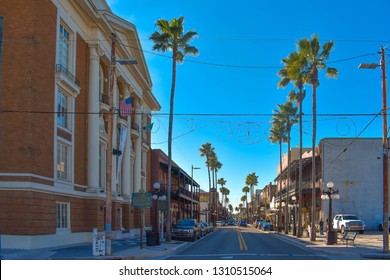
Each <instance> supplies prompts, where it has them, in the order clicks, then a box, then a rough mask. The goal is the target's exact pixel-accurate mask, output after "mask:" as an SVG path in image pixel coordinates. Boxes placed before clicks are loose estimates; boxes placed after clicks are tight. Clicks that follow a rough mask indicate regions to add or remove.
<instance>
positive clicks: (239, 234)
mask: <svg viewBox="0 0 390 280" xmlns="http://www.w3.org/2000/svg"><path fill="white" fill-rule="evenodd" d="M166 259H168V260H218V259H227V260H228V259H231V260H326V259H328V257H326V256H325V255H321V254H318V253H315V252H314V251H311V250H309V249H306V248H302V247H299V246H296V245H294V244H291V243H288V242H285V241H283V240H281V239H279V238H276V237H275V236H274V235H273V234H268V233H264V232H260V231H258V230H256V229H253V228H250V227H247V228H243V227H233V226H232V227H223V228H220V229H217V230H216V231H214V232H213V233H211V234H209V235H207V236H206V237H204V238H202V239H201V240H199V241H196V242H194V243H193V244H191V245H190V246H189V247H187V248H185V249H183V250H181V251H180V252H178V253H176V254H173V255H169V256H168V257H166Z"/></svg>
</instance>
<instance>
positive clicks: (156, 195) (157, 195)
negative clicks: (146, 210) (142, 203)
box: [152, 182, 167, 240]
mask: <svg viewBox="0 0 390 280" xmlns="http://www.w3.org/2000/svg"><path fill="white" fill-rule="evenodd" d="M153 188H154V192H153V195H152V199H153V201H154V226H153V231H154V232H157V240H160V230H159V228H160V227H159V225H160V215H159V212H158V211H159V209H158V208H159V206H158V202H159V201H164V202H165V201H166V200H167V195H166V194H165V192H164V191H161V189H160V183H158V182H156V183H154V184H153Z"/></svg>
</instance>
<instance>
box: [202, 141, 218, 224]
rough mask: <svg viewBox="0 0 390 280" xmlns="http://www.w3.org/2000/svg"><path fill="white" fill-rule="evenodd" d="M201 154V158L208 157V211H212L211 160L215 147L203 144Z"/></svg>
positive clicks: (208, 143) (207, 143)
mask: <svg viewBox="0 0 390 280" xmlns="http://www.w3.org/2000/svg"><path fill="white" fill-rule="evenodd" d="M199 152H200V156H201V157H206V167H207V174H208V177H209V201H208V204H207V207H208V210H209V211H210V202H211V199H210V195H211V177H210V159H211V158H212V157H213V156H214V155H215V152H214V147H213V146H212V144H211V143H210V142H206V143H205V144H203V145H202V146H201V147H200V148H199ZM208 215H210V212H209V214H208ZM208 221H210V219H208Z"/></svg>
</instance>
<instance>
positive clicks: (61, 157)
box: [57, 142, 71, 181]
mask: <svg viewBox="0 0 390 280" xmlns="http://www.w3.org/2000/svg"><path fill="white" fill-rule="evenodd" d="M70 151H71V149H70V147H69V146H68V145H65V144H63V143H61V142H58V143H57V179H60V180H65V181H70Z"/></svg>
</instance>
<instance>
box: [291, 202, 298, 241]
mask: <svg viewBox="0 0 390 280" xmlns="http://www.w3.org/2000/svg"><path fill="white" fill-rule="evenodd" d="M291 200H292V203H291V204H292V205H293V207H294V211H293V235H294V236H296V235H297V225H296V223H295V216H296V213H297V197H296V196H295V195H293V196H292V197H291Z"/></svg>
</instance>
